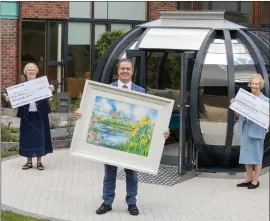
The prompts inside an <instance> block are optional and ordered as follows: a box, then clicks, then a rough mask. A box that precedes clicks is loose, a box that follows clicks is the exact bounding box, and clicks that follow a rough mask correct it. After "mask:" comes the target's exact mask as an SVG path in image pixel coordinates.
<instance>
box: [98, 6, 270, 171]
mask: <svg viewBox="0 0 270 221" xmlns="http://www.w3.org/2000/svg"><path fill="white" fill-rule="evenodd" d="M160 13H161V17H160V18H159V19H158V20H154V21H150V22H147V23H145V24H141V25H138V26H137V27H136V28H135V29H133V30H131V31H129V32H128V33H126V34H125V35H124V36H122V37H121V38H119V39H118V40H117V41H115V42H114V43H113V44H112V46H111V47H110V49H109V50H108V51H107V52H106V53H105V55H104V57H103V58H102V59H101V60H100V62H99V64H98V66H97V69H96V72H95V74H94V77H93V80H95V81H99V82H103V83H110V82H112V81H114V80H116V79H117V74H116V64H117V62H118V61H119V59H121V58H124V57H128V58H130V59H132V60H133V61H134V62H135V73H134V76H133V77H134V79H133V81H134V82H135V83H137V84H139V85H140V86H142V87H144V88H145V89H146V92H147V93H149V94H154V95H156V96H162V97H167V98H170V99H174V100H175V105H174V108H173V113H172V117H171V122H170V129H171V131H172V133H171V134H172V136H171V138H170V139H169V140H168V141H166V146H167V147H165V148H164V152H163V157H162V163H164V164H171V165H178V166H179V173H184V172H185V171H188V170H191V169H192V168H194V166H196V168H197V169H200V168H205V167H208V166H211V167H213V166H214V167H216V168H217V167H228V166H229V167H236V166H237V165H238V157H239V144H240V138H239V136H238V135H237V134H236V132H237V131H236V130H237V122H238V119H237V118H236V117H235V115H234V113H233V111H231V110H230V109H229V108H228V107H229V105H230V99H231V98H233V97H235V94H236V93H237V92H238V90H239V89H240V88H244V89H246V90H249V88H248V87H247V85H248V80H249V78H250V76H251V75H252V74H253V73H256V72H257V73H259V74H261V75H262V77H263V78H264V80H265V89H264V90H263V93H264V94H265V95H266V96H267V97H269V93H270V90H269V76H270V75H269V58H270V50H269V33H265V32H263V31H261V30H260V31H256V30H249V29H248V28H247V27H245V26H244V25H239V24H236V23H234V22H231V21H229V20H227V19H226V17H227V16H231V14H230V13H229V12H224V11H223V12H213V11H161V12H160ZM169 114H171V113H169ZM269 148H270V135H269V133H268V134H267V136H266V139H265V159H267V157H268V156H270V154H269V153H270V150H269ZM266 162H267V160H266ZM264 165H265V164H264Z"/></svg>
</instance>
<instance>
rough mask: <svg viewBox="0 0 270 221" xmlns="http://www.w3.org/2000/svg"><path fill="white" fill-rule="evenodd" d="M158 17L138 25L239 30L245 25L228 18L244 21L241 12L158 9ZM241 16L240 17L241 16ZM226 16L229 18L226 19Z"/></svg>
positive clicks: (145, 26)
mask: <svg viewBox="0 0 270 221" xmlns="http://www.w3.org/2000/svg"><path fill="white" fill-rule="evenodd" d="M160 14H161V16H160V18H159V19H157V20H154V21H150V22H147V23H144V24H140V25H138V27H141V28H192V29H194V28H195V29H196V28H198V29H214V30H224V29H226V30H240V29H247V27H245V26H242V25H239V24H236V23H233V22H231V21H229V20H232V18H233V17H234V18H236V20H241V21H244V20H245V18H244V17H243V16H242V15H241V14H237V13H233V12H227V11H160ZM241 16H242V17H243V18H242V17H241ZM227 18H230V19H228V20H227Z"/></svg>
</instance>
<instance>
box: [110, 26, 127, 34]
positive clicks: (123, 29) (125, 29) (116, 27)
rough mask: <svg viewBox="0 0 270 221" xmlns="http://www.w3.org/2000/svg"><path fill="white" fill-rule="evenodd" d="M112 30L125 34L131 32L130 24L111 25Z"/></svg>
mask: <svg viewBox="0 0 270 221" xmlns="http://www.w3.org/2000/svg"><path fill="white" fill-rule="evenodd" d="M111 30H122V31H123V32H124V33H125V32H128V31H129V30H131V25H130V24H111Z"/></svg>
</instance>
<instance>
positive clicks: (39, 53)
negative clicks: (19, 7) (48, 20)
mask: <svg viewBox="0 0 270 221" xmlns="http://www.w3.org/2000/svg"><path fill="white" fill-rule="evenodd" d="M45 48H46V32H45V22H25V21H23V22H22V54H21V59H22V64H21V65H22V71H23V68H24V66H25V65H26V64H27V63H29V62H34V63H35V64H36V65H37V66H38V68H39V74H40V75H45Z"/></svg>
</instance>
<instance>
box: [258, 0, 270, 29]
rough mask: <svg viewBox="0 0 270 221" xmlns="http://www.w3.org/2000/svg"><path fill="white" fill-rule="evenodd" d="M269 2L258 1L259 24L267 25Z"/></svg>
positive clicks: (269, 11)
mask: <svg viewBox="0 0 270 221" xmlns="http://www.w3.org/2000/svg"><path fill="white" fill-rule="evenodd" d="M269 7H270V6H269V2H268V1H267V2H260V3H259V24H261V25H269V13H270V10H269Z"/></svg>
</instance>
